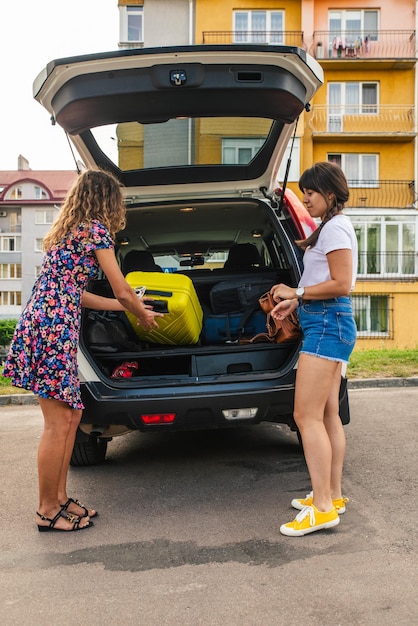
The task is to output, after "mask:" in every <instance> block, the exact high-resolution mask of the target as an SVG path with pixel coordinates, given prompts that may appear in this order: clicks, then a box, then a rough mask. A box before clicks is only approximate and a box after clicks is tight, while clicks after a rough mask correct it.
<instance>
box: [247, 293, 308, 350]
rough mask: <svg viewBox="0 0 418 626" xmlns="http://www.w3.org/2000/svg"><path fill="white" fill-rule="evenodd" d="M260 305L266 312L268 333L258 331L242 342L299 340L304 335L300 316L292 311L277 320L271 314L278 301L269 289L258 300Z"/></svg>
mask: <svg viewBox="0 0 418 626" xmlns="http://www.w3.org/2000/svg"><path fill="white" fill-rule="evenodd" d="M258 302H259V304H260V307H261V308H262V310H263V311H264V313H265V314H266V316H267V317H266V327H267V332H266V333H258V335H255V336H254V337H252V338H251V339H243V340H241V342H240V343H261V342H269V343H284V342H285V341H297V340H298V339H300V338H301V336H302V329H301V327H300V325H299V320H298V316H297V314H296V313H295V311H292V313H290V314H289V315H287V316H286V317H285V318H284V319H283V320H275V319H273V317H272V316H271V311H272V310H273V309H274V307H275V306H276V304H277V302H275V301H274V300H273V296H272V295H271V293H270V292H269V291H267V292H266V293H265V294H263V295H262V296H261V297H260V298H259V300H258Z"/></svg>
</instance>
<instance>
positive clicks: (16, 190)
mask: <svg viewBox="0 0 418 626" xmlns="http://www.w3.org/2000/svg"><path fill="white" fill-rule="evenodd" d="M22 196H23V191H22V187H19V186H17V187H13V189H12V190H11V192H10V195H9V198H10V200H20V199H21V198H22Z"/></svg>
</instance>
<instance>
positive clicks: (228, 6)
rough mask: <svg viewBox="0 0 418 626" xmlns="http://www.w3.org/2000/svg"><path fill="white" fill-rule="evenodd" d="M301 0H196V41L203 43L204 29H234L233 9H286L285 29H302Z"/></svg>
mask: <svg viewBox="0 0 418 626" xmlns="http://www.w3.org/2000/svg"><path fill="white" fill-rule="evenodd" d="M302 4H303V3H301V2H292V0H284V1H283V2H277V0H196V43H202V33H203V32H204V31H219V30H224V31H232V29H233V16H232V14H233V11H234V10H238V9H243V10H248V11H250V10H252V11H254V10H257V9H262V10H266V11H267V10H276V11H277V10H284V11H285V30H296V31H298V30H301V27H300V25H301V11H302Z"/></svg>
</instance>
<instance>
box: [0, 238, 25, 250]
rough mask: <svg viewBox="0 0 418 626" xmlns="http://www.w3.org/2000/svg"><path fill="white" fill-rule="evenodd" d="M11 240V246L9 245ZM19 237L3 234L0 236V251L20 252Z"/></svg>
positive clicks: (20, 241)
mask: <svg viewBox="0 0 418 626" xmlns="http://www.w3.org/2000/svg"><path fill="white" fill-rule="evenodd" d="M12 241H13V245H12V247H10V244H11V242H12ZM21 243H22V240H21V237H20V236H16V235H3V236H1V237H0V251H1V252H21V250H22V247H21Z"/></svg>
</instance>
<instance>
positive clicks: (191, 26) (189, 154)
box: [187, 0, 194, 165]
mask: <svg viewBox="0 0 418 626" xmlns="http://www.w3.org/2000/svg"><path fill="white" fill-rule="evenodd" d="M193 4H194V0H189V45H190V46H191V45H192V44H193V43H194V41H193V32H194V23H193V13H194V12H193ZM187 125H188V142H187V143H188V146H187V161H188V163H189V165H192V130H193V125H192V120H191V119H190V118H189V119H188V121H187Z"/></svg>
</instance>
